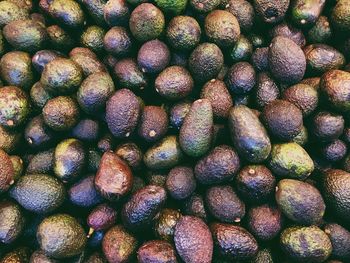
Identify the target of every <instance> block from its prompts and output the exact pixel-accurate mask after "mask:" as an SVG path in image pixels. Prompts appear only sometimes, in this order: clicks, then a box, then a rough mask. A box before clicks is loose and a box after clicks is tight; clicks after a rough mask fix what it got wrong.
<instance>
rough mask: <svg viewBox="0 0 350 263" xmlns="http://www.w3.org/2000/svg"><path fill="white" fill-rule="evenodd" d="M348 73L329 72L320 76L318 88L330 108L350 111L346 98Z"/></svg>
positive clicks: (349, 91)
mask: <svg viewBox="0 0 350 263" xmlns="http://www.w3.org/2000/svg"><path fill="white" fill-rule="evenodd" d="M349 81H350V73H349V72H346V71H342V70H336V69H335V70H329V71H327V72H326V73H325V74H323V75H322V77H321V81H320V88H321V91H322V93H323V94H324V96H325V97H326V98H327V100H328V102H329V103H330V104H331V106H332V107H334V108H335V109H337V110H339V111H341V112H348V111H350V103H349V101H348V99H347V98H348V96H349V94H350V89H349V88H348V87H349V86H348V85H347V84H346V83H348V82H349Z"/></svg>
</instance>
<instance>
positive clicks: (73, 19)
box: [48, 0, 85, 29]
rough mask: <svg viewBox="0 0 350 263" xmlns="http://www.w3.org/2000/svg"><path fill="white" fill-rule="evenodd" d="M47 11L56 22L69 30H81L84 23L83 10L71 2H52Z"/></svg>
mask: <svg viewBox="0 0 350 263" xmlns="http://www.w3.org/2000/svg"><path fill="white" fill-rule="evenodd" d="M48 11H49V13H50V15H51V16H52V17H53V18H54V19H55V20H57V22H59V23H61V24H63V25H65V26H66V27H68V28H70V29H78V28H81V27H82V26H83V25H84V23H85V15H84V12H83V10H82V9H81V7H80V5H79V4H78V3H77V2H75V1H73V0H54V1H52V3H51V4H50V6H49V10H48Z"/></svg>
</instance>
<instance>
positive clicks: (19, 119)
mask: <svg viewBox="0 0 350 263" xmlns="http://www.w3.org/2000/svg"><path fill="white" fill-rule="evenodd" d="M30 110H31V106H30V101H29V99H28V96H27V94H26V93H25V92H24V91H23V90H22V89H20V88H17V87H15V86H6V87H3V88H0V125H2V126H3V127H4V128H17V127H18V126H20V125H22V124H24V123H25V122H26V120H27V118H28V115H29V114H30Z"/></svg>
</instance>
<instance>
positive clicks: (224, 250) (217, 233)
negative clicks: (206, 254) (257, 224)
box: [210, 223, 258, 260]
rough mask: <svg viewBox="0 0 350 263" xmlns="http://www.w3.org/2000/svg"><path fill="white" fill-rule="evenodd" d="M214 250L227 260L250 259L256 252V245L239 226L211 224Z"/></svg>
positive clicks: (250, 236)
mask: <svg viewBox="0 0 350 263" xmlns="http://www.w3.org/2000/svg"><path fill="white" fill-rule="evenodd" d="M210 229H211V231H212V233H213V239H214V246H215V250H216V251H217V252H218V254H219V255H222V256H223V257H224V258H227V259H228V260H247V259H251V258H252V257H254V256H255V254H256V253H257V252H258V243H257V242H256V240H255V238H254V237H253V236H252V234H250V233H249V232H248V231H247V230H246V229H244V228H243V227H240V226H235V225H231V224H223V223H213V224H211V226H210Z"/></svg>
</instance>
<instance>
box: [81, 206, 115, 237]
mask: <svg viewBox="0 0 350 263" xmlns="http://www.w3.org/2000/svg"><path fill="white" fill-rule="evenodd" d="M116 219H117V211H116V210H115V209H114V208H113V207H111V206H110V205H108V204H106V203H104V204H101V205H98V206H96V207H95V208H94V209H93V210H92V211H91V212H90V214H89V215H88V217H87V224H88V226H89V227H90V228H91V229H92V230H93V231H95V230H97V231H99V230H107V229H109V228H111V227H112V226H113V225H114V224H115V222H116Z"/></svg>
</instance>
